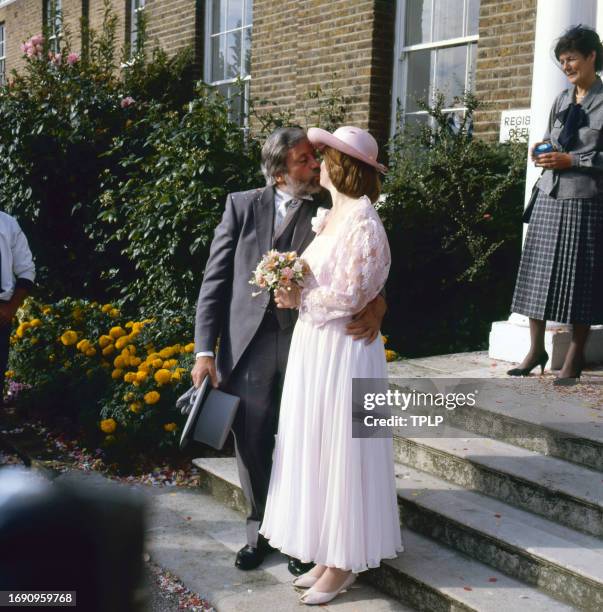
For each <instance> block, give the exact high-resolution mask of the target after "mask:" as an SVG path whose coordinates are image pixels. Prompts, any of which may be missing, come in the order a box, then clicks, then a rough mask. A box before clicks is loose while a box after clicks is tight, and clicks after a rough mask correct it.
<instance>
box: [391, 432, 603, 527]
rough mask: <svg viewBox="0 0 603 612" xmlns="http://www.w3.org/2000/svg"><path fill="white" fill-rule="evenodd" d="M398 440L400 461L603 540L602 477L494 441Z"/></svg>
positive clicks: (457, 436) (454, 437)
mask: <svg viewBox="0 0 603 612" xmlns="http://www.w3.org/2000/svg"><path fill="white" fill-rule="evenodd" d="M454 431H455V430H453V428H448V437H439V438H403V437H400V436H394V453H395V456H396V461H398V462H400V463H403V464H406V465H410V466H412V467H414V468H417V469H419V470H421V471H424V472H428V473H430V474H433V475H435V476H438V477H439V478H443V479H445V480H448V481H450V482H454V483H455V484H458V485H461V486H463V487H464V488H466V489H471V490H476V491H479V492H481V493H485V494H486V495H489V496H491V497H495V498H498V499H501V500H502V501H506V502H507V503H510V504H512V505H515V506H519V507H522V508H524V509H527V510H529V511H531V512H535V513H536V514H540V515H542V516H545V517H547V518H549V519H551V520H554V521H557V522H559V523H562V524H564V525H567V526H568V527H571V528H573V529H578V530H580V531H583V532H585V533H589V534H591V535H595V536H599V537H600V536H603V494H602V492H603V487H602V486H601V474H600V473H599V472H596V471H594V470H590V469H588V468H585V467H582V466H579V465H575V464H572V463H569V462H566V461H562V460H560V459H556V458H554V457H547V456H545V455H540V454H539V453H535V452H533V451H529V450H525V449H522V448H519V447H516V446H511V445H510V444H505V443H504V442H499V441H497V440H492V439H481V438H471V437H469V438H468V437H466V433H465V432H462V431H461V430H456V433H453V432H454Z"/></svg>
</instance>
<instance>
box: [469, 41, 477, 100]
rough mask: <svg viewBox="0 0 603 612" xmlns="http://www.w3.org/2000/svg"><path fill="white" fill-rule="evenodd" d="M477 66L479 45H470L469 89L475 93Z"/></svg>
mask: <svg viewBox="0 0 603 612" xmlns="http://www.w3.org/2000/svg"><path fill="white" fill-rule="evenodd" d="M476 64H477V44H473V45H469V82H468V83H467V89H470V90H471V91H475V68H476Z"/></svg>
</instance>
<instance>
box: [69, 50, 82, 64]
mask: <svg viewBox="0 0 603 612" xmlns="http://www.w3.org/2000/svg"><path fill="white" fill-rule="evenodd" d="M79 60H80V56H79V55H78V54H77V53H70V54H69V55H68V56H67V63H68V64H69V65H70V66H73V64H75V63H77V62H79Z"/></svg>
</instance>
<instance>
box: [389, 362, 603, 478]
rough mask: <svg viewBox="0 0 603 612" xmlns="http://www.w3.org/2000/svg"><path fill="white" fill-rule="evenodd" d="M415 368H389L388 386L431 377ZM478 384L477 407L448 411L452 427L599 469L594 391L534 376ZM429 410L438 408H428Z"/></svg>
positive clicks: (602, 435) (600, 418)
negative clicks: (575, 390) (571, 391)
mask: <svg viewBox="0 0 603 612" xmlns="http://www.w3.org/2000/svg"><path fill="white" fill-rule="evenodd" d="M414 361H415V360H413V362H414ZM402 363H403V362H402ZM416 368H417V366H416V365H415V364H414V363H413V364H412V366H411V367H410V368H408V372H407V371H406V370H407V369H406V368H404V367H403V366H401V367H398V368H397V369H396V371H395V373H394V372H392V369H390V378H391V383H390V387H391V388H394V389H395V388H397V387H398V386H399V385H398V384H397V381H401V380H403V379H404V378H414V377H416V376H418V375H421V374H422V377H429V374H426V370H425V368H423V372H422V373H418V372H417V370H416ZM437 378H441V376H438V377H437ZM451 378H452V377H451ZM473 380H476V379H473ZM476 382H477V384H479V385H480V386H479V391H480V394H479V396H478V400H477V405H476V406H473V407H468V406H465V407H458V408H456V409H455V410H453V411H450V412H446V420H447V422H448V423H449V424H450V425H452V426H455V427H458V428H459V429H464V430H466V431H468V432H471V433H473V434H476V435H480V436H487V437H490V438H495V439H498V440H501V441H504V442H508V443H511V444H513V445H516V446H521V447H523V448H527V449H529V450H532V451H537V452H539V453H543V454H547V455H551V456H554V457H559V458H561V459H564V460H566V461H572V462H574V463H578V464H581V465H585V466H587V467H590V468H593V469H596V470H600V471H603V409H602V408H601V407H600V406H598V405H597V403H598V401H599V400H598V395H597V396H595V397H594V398H593V396H592V395H588V396H587V395H585V396H584V397H581V396H575V395H568V394H567V393H564V391H559V390H558V389H556V388H555V387H553V386H552V384H549V382H550V381H546V382H543V381H542V380H540V379H539V378H535V377H528V378H522V379H512V378H506V379H497V380H483V381H477V380H476ZM602 382H603V379H602ZM601 401H602V402H603V386H602V387H601ZM430 413H433V414H442V410H441V409H440V410H439V411H438V410H437V409H434V410H432V411H429V410H427V411H426V414H430Z"/></svg>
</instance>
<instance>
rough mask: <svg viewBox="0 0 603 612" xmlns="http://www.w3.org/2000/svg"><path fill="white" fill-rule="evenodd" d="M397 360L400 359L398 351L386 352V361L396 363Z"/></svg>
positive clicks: (388, 350)
mask: <svg viewBox="0 0 603 612" xmlns="http://www.w3.org/2000/svg"><path fill="white" fill-rule="evenodd" d="M397 358H398V355H397V353H396V351H392V350H390V349H387V350H386V351H385V359H386V360H387V361H396V359H397Z"/></svg>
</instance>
